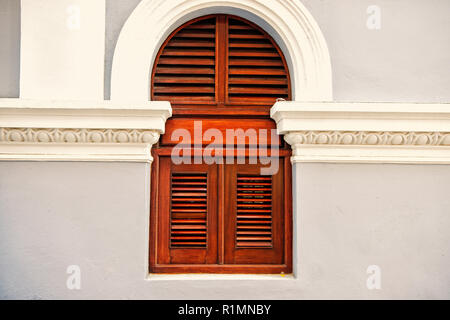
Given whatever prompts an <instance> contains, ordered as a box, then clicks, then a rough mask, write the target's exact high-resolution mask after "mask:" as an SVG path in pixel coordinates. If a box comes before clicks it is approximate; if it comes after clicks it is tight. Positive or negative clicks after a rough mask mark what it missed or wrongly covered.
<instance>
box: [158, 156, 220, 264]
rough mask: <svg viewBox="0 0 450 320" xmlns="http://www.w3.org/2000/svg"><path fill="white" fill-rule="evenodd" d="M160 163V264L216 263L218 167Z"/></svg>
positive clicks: (161, 160) (161, 161)
mask: <svg viewBox="0 0 450 320" xmlns="http://www.w3.org/2000/svg"><path fill="white" fill-rule="evenodd" d="M159 163H160V170H161V172H160V175H159V181H158V183H159V185H158V191H159V197H158V199H159V201H158V205H159V208H158V209H157V214H158V222H157V223H158V228H157V233H158V235H157V236H156V239H157V241H158V256H157V259H156V260H157V263H159V264H213V263H217V191H216V187H217V166H214V165H212V166H207V165H180V166H177V165H174V164H173V163H172V160H171V159H170V157H167V158H160V161H159Z"/></svg>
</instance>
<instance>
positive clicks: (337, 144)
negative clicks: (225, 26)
mask: <svg viewBox="0 0 450 320" xmlns="http://www.w3.org/2000/svg"><path fill="white" fill-rule="evenodd" d="M271 116H272V118H273V119H274V120H275V121H276V123H277V128H278V132H279V133H280V134H284V135H285V140H286V142H288V143H289V144H290V145H291V146H292V149H293V157H292V161H293V162H349V163H371V162H372V163H431V164H447V163H450V104H418V103H416V104H410V103H407V104H406V103H405V104H403V103H333V102H330V103H303V102H277V103H276V104H275V105H274V107H273V108H272V111H271Z"/></svg>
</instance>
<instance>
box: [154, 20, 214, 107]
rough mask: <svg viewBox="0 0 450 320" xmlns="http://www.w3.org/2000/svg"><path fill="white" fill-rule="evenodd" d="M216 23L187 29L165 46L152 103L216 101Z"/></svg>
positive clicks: (182, 30)
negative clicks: (163, 101)
mask: <svg viewBox="0 0 450 320" xmlns="http://www.w3.org/2000/svg"><path fill="white" fill-rule="evenodd" d="M215 56H216V19H215V18H210V19H206V20H200V21H198V22H195V23H192V24H189V25H187V26H186V27H184V28H182V29H181V30H179V31H178V32H177V33H176V34H175V35H174V36H173V37H171V38H170V40H169V41H168V42H167V43H166V45H165V46H164V49H163V50H162V52H161V53H160V55H159V58H158V61H157V67H156V68H155V71H154V76H153V93H152V95H153V99H154V100H169V101H171V102H174V103H176V102H177V101H186V100H188V101H191V102H194V103H195V102H202V103H204V102H214V101H215V78H216V67H215V66H216V57H215Z"/></svg>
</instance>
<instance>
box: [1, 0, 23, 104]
mask: <svg viewBox="0 0 450 320" xmlns="http://www.w3.org/2000/svg"><path fill="white" fill-rule="evenodd" d="M19 78H20V1H19V0H0V98H17V97H19V89H20V84H19Z"/></svg>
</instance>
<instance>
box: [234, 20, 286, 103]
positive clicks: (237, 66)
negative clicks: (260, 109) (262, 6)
mask: <svg viewBox="0 0 450 320" xmlns="http://www.w3.org/2000/svg"><path fill="white" fill-rule="evenodd" d="M228 29H229V30H228V64H229V67H228V99H229V102H230V103H238V104H245V103H255V102H260V103H267V104H270V103H274V102H275V101H276V99H278V98H282V99H286V100H287V99H289V77H288V73H287V70H286V68H285V62H284V59H283V57H282V55H281V51H280V50H279V49H278V48H277V46H276V45H275V43H274V42H273V40H272V39H271V38H270V36H268V35H267V34H265V33H264V32H263V31H262V30H260V29H258V28H256V27H254V26H252V25H250V24H248V23H246V22H244V21H242V20H238V19H233V18H229V20H228Z"/></svg>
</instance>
